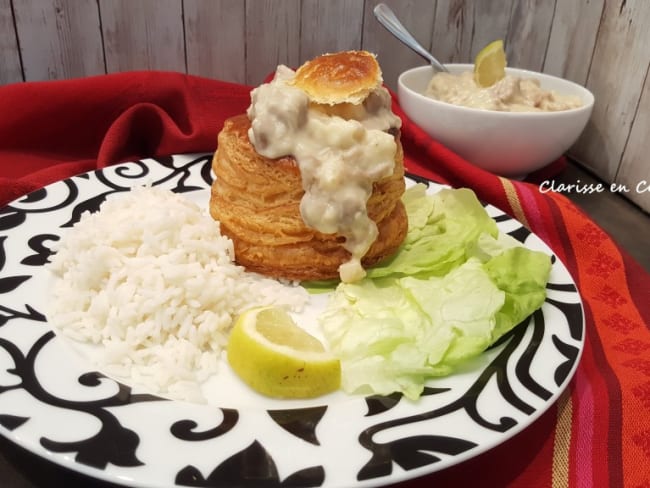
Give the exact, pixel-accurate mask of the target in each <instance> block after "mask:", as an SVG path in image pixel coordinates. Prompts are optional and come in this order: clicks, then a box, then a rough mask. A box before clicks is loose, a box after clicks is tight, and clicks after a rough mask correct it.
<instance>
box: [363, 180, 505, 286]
mask: <svg viewBox="0 0 650 488" xmlns="http://www.w3.org/2000/svg"><path fill="white" fill-rule="evenodd" d="M403 201H404V204H405V207H406V211H407V214H408V219H409V231H408V234H407V236H406V239H405V240H404V242H403V243H402V245H401V246H400V249H399V250H398V252H397V253H396V254H395V255H394V256H393V257H392V258H391V259H389V260H387V261H384V262H383V263H380V264H379V265H377V266H374V267H373V268H371V269H369V270H368V275H367V276H368V278H383V277H387V276H417V275H423V276H443V275H444V274H446V273H448V272H449V271H451V270H452V269H453V268H455V267H457V266H459V265H460V264H462V263H464V262H465V261H466V260H467V258H468V257H469V256H470V255H471V254H472V253H473V252H474V250H475V247H476V245H477V241H478V239H479V237H480V236H481V235H483V234H486V235H488V236H492V237H494V238H496V237H497V235H498V229H497V225H496V223H495V222H494V220H493V219H491V218H490V216H489V215H488V214H487V212H486V211H485V209H484V208H483V205H481V203H480V202H479V201H478V199H477V198H476V195H475V194H474V192H473V191H471V190H469V189H467V188H463V189H457V190H451V189H442V190H440V191H439V192H438V193H436V194H435V195H427V194H426V187H425V186H424V185H422V184H417V185H415V186H413V187H411V188H409V189H408V190H407V191H406V192H405V194H404V199H403Z"/></svg>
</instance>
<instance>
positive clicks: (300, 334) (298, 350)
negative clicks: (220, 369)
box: [227, 307, 341, 398]
mask: <svg viewBox="0 0 650 488" xmlns="http://www.w3.org/2000/svg"><path fill="white" fill-rule="evenodd" d="M227 354H228V362H229V363H230V366H231V367H232V369H233V370H234V371H235V373H237V375H238V376H239V377H240V378H241V379H242V380H243V381H244V382H245V383H247V384H248V385H249V386H250V387H251V388H253V389H254V390H256V391H258V392H259V393H262V394H264V395H268V396H271V397H277V398H313V397H316V396H320V395H323V394H325V393H330V392H332V391H334V390H337V389H338V388H339V387H340V384H341V364H340V361H339V360H338V359H337V358H335V357H334V356H332V355H331V354H330V353H328V352H327V351H325V347H324V346H323V344H322V343H321V342H320V341H319V340H318V339H316V338H315V337H313V336H311V335H310V334H308V333H307V332H305V331H304V330H303V329H301V328H300V327H298V326H297V325H296V324H295V322H294V321H293V320H292V318H291V317H290V316H289V314H288V313H287V312H285V311H284V310H283V309H281V308H277V307H261V308H253V309H250V310H248V311H246V312H244V313H243V314H242V315H241V316H240V317H239V318H238V319H237V321H236V323H235V325H234V327H233V329H232V332H231V333H230V338H229V340H228V348H227Z"/></svg>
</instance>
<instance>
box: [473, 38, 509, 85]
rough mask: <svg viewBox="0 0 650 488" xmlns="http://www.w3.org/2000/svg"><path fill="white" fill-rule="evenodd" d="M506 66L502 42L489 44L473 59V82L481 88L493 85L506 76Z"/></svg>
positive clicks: (497, 41) (499, 40)
mask: <svg viewBox="0 0 650 488" xmlns="http://www.w3.org/2000/svg"><path fill="white" fill-rule="evenodd" d="M506 64H507V63H506V53H505V51H504V50H503V41H502V40H501V39H498V40H496V41H493V42H491V43H490V44H488V45H487V46H485V47H484V48H483V49H481V52H479V53H478V54H477V55H476V59H474V81H475V82H476V84H477V85H478V86H481V87H483V88H487V87H488V86H492V85H494V84H495V83H496V82H497V81H499V80H500V79H502V78H503V77H504V76H505V75H506Z"/></svg>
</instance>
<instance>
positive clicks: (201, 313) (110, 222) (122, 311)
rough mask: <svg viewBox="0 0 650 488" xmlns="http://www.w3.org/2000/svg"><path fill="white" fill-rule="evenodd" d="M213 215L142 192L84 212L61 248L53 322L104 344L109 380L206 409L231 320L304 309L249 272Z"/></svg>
mask: <svg viewBox="0 0 650 488" xmlns="http://www.w3.org/2000/svg"><path fill="white" fill-rule="evenodd" d="M233 257H234V250H233V244H232V241H230V239H228V238H227V237H225V236H222V235H221V234H220V231H219V223H218V222H216V221H215V220H214V219H212V217H210V215H209V214H208V213H207V211H204V210H202V209H201V208H200V207H199V206H197V205H196V204H194V203H192V202H190V201H188V200H187V199H185V198H183V197H181V196H179V195H176V194H174V193H172V192H171V191H167V190H161V189H158V188H152V187H139V188H136V189H133V190H132V191H130V192H129V193H128V194H122V195H120V197H119V198H115V199H112V200H107V201H106V202H105V203H104V204H103V205H102V207H101V209H100V211H99V212H96V213H94V214H90V213H86V214H84V215H83V216H82V218H81V219H80V221H79V222H78V224H76V225H75V226H74V227H73V228H72V229H70V230H69V231H68V233H66V234H65V235H64V236H63V238H62V240H61V242H60V243H59V245H58V250H57V253H56V255H55V256H54V257H53V259H52V263H51V266H50V269H51V270H52V271H53V272H54V273H55V275H56V277H57V279H56V282H55V285H54V287H53V291H52V297H51V300H50V307H49V310H48V320H49V322H50V323H51V324H52V325H53V326H54V327H55V328H56V329H57V330H59V331H60V332H62V333H63V334H64V335H66V336H68V337H70V338H72V339H74V340H76V341H80V342H82V343H92V344H98V345H100V347H99V348H98V349H99V352H98V354H97V356H96V357H95V358H94V359H95V360H96V363H97V366H98V367H99V368H100V369H101V370H102V371H105V372H106V373H108V374H109V375H111V376H116V377H118V378H121V379H124V378H127V379H129V383H131V384H133V385H142V386H144V387H146V388H147V389H149V390H150V391H152V392H155V393H159V394H162V395H164V396H168V397H170V398H175V399H181V400H189V401H199V402H200V401H203V400H204V399H203V396H202V394H201V391H200V384H201V383H202V382H203V381H205V380H206V379H207V378H208V377H209V376H211V375H212V374H214V373H215V372H217V369H218V366H219V363H220V361H221V351H222V350H223V348H224V346H225V345H226V344H227V340H228V334H229V331H230V328H231V326H232V324H233V320H234V319H235V318H236V317H237V315H239V314H240V313H241V312H242V311H244V310H245V309H247V308H250V307H252V306H256V305H271V304H274V305H279V306H282V307H285V308H286V309H288V310H292V311H300V310H301V309H302V307H303V306H304V304H305V303H306V302H307V300H308V297H307V293H306V292H305V290H304V289H303V288H301V287H299V286H292V285H285V284H281V283H279V282H278V281H276V280H272V279H269V278H265V277H262V276H260V275H256V274H253V273H247V272H245V271H244V269H243V268H242V267H240V266H237V265H235V264H234V262H233Z"/></svg>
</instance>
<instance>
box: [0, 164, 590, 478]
mask: <svg viewBox="0 0 650 488" xmlns="http://www.w3.org/2000/svg"><path fill="white" fill-rule="evenodd" d="M211 180H212V177H211V173H210V155H181V156H174V157H169V158H161V159H159V160H150V159H148V160H144V161H138V162H135V163H126V164H119V165H116V166H112V167H110V168H108V169H105V170H101V171H94V172H91V173H86V174H83V175H80V176H76V177H73V178H70V179H67V180H63V181H61V182H58V183H55V184H52V185H50V186H48V187H46V188H44V189H41V190H38V191H36V192H34V193H32V194H30V195H28V196H26V197H24V198H21V199H19V200H17V201H15V202H13V203H11V204H10V205H9V206H7V207H5V208H3V209H2V210H0V232H2V234H1V236H0V273H1V274H0V433H1V434H2V435H4V436H6V437H7V438H9V439H10V440H12V441H13V442H15V443H17V444H19V445H21V446H22V447H24V448H26V449H28V450H29V451H31V452H33V453H35V454H37V455H39V456H41V457H43V458H46V459H48V460H50V461H53V462H55V463H58V464H61V465H63V466H66V467H67V468H70V469H72V470H75V471H78V472H81V473H83V474H85V475H88V476H91V477H94V478H98V479H103V480H108V481H111V482H113V483H117V484H124V485H127V486H132V487H165V486H172V485H175V484H176V485H191V486H229V487H233V486H262V485H263V486H280V484H282V485H283V486H324V487H350V486H358V487H369V486H383V485H387V484H391V483H396V482H399V481H402V480H406V479H409V478H414V477H417V476H422V475H424V474H427V473H431V472H434V471H437V470H440V469H443V468H446V467H449V466H451V465H454V464H457V463H460V462H462V461H465V460H467V459H469V458H472V457H474V456H476V455H478V454H480V453H482V452H485V451H486V450H489V449H491V448H493V447H494V446H496V445H498V444H500V443H502V442H504V441H505V440H507V439H509V438H511V437H512V436H513V435H515V434H516V433H518V432H520V431H521V430H522V429H524V428H526V427H527V426H529V425H530V424H531V423H532V422H534V421H535V420H536V419H537V418H538V417H539V416H540V415H541V414H542V413H543V412H544V411H545V410H547V409H548V408H549V407H550V406H551V405H552V404H553V402H554V401H555V400H556V399H557V397H558V396H559V395H560V393H561V392H562V391H563V390H564V388H566V386H567V384H568V382H569V381H570V379H571V377H572V376H573V374H574V372H575V369H576V367H577V364H578V361H579V358H580V355H581V352H582V349H583V345H584V314H583V310H582V304H581V300H580V296H579V294H578V292H577V290H576V287H575V285H574V282H573V280H572V278H571V276H570V275H569V273H568V272H567V270H566V268H565V267H564V265H563V264H562V263H561V262H560V261H559V260H558V259H556V258H554V259H553V268H552V271H551V276H550V281H549V284H548V290H547V291H548V298H547V300H546V302H545V303H544V305H543V306H542V308H541V309H540V310H539V311H537V312H535V313H534V314H533V315H532V316H531V317H530V318H529V319H528V320H526V321H525V323H522V324H521V325H520V326H518V327H516V328H515V329H514V330H513V331H512V332H511V333H509V334H508V335H507V336H506V337H505V338H504V340H502V341H500V343H499V344H498V345H497V346H495V347H493V348H491V349H490V350H489V351H487V352H485V353H484V354H483V355H481V356H480V357H479V358H478V359H476V360H475V361H473V362H471V363H469V364H466V365H465V366H464V367H463V368H462V370H461V371H458V372H457V373H456V374H454V375H452V376H449V377H446V378H441V379H438V380H435V381H431V382H430V383H428V384H427V387H426V389H425V393H424V395H423V396H422V398H421V399H420V400H419V401H417V402H410V401H407V400H406V399H404V398H401V397H400V396H399V395H393V396H389V397H362V396H348V395H344V394H342V393H337V394H334V395H329V396H327V397H323V398H321V399H318V400H314V401H311V402H304V403H301V402H280V401H277V400H276V401H271V400H268V401H267V400H265V399H264V398H262V397H257V399H256V401H254V402H251V401H246V400H242V399H241V398H238V397H237V394H234V393H233V392H231V391H224V392H223V397H222V400H221V404H220V405H218V406H213V405H196V404H190V403H183V402H177V401H170V400H166V399H162V398H160V397H156V396H153V395H150V394H147V393H143V392H140V391H135V390H133V389H131V388H130V387H128V386H126V385H123V384H120V383H118V382H117V381H115V380H113V379H110V378H108V377H106V376H104V375H102V374H100V373H98V372H96V371H94V370H93V369H92V367H90V366H89V364H88V362H87V361H85V360H84V359H83V357H82V356H80V355H77V354H74V353H72V352H71V350H70V348H69V347H67V344H65V343H64V341H63V340H62V339H60V338H59V337H58V336H55V334H54V333H53V331H52V329H51V327H50V326H49V325H48V323H47V321H46V318H45V316H44V309H45V306H46V303H47V296H48V294H47V287H48V281H49V280H50V278H49V276H48V275H49V271H47V270H46V269H45V267H44V265H45V263H46V262H47V260H48V257H49V255H50V254H51V251H50V247H51V245H52V243H53V242H55V241H56V240H58V239H59V238H60V236H61V235H62V234H63V233H64V232H65V230H66V229H67V228H69V227H70V226H71V225H72V224H73V223H74V222H76V221H77V220H78V218H79V216H80V214H81V213H82V212H83V211H85V210H91V211H92V210H95V209H97V208H98V207H99V205H100V204H101V202H102V201H103V200H104V199H105V198H106V197H107V196H110V197H111V198H119V196H120V194H121V192H125V191H127V190H128V189H129V188H130V187H132V186H134V185H140V184H144V183H151V184H154V185H160V186H161V187H164V188H169V189H173V190H174V191H177V192H183V193H186V194H187V195H188V197H191V198H192V199H194V200H199V201H203V202H204V203H205V204H207V200H206V199H207V196H208V195H209V192H208V191H207V189H208V188H209V186H210V182H211ZM437 188H439V186H438V185H434V184H432V185H431V186H430V189H431V191H435V190H436V189H437ZM487 210H488V212H489V213H490V215H491V216H492V217H494V218H495V219H496V220H497V223H498V225H499V228H500V229H501V230H503V231H505V232H508V233H510V234H511V235H513V236H515V237H516V238H518V239H519V240H521V241H522V242H524V243H525V245H526V246H527V247H529V248H532V249H537V250H543V251H545V252H547V253H549V254H552V252H551V251H550V249H549V248H548V247H547V246H546V245H545V244H544V243H543V242H542V241H541V240H540V239H539V238H538V237H537V236H535V235H534V234H531V233H530V232H529V231H528V230H527V229H525V228H524V227H523V226H522V225H521V224H520V223H519V222H517V221H515V220H513V219H511V218H510V217H508V216H506V215H505V214H503V213H502V212H501V211H499V210H498V209H496V208H494V207H491V206H488V207H487ZM235 393H236V392H235ZM217 402H218V400H217Z"/></svg>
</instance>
